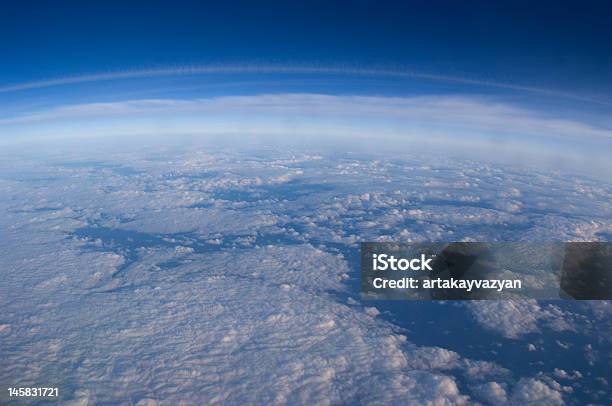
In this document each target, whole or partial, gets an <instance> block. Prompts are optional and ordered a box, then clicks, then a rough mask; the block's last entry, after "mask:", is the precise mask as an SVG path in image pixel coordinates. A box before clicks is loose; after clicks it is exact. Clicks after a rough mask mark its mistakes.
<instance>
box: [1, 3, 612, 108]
mask: <svg viewBox="0 0 612 406" xmlns="http://www.w3.org/2000/svg"><path fill="white" fill-rule="evenodd" d="M611 15H612V5H611V4H610V3H609V2H601V3H597V2H590V1H587V2H574V3H571V4H570V2H554V1H541V2H523V1H518V2H508V3H507V4H505V5H502V4H500V2H470V1H468V2H453V1H448V2H447V1H433V2H416V1H407V2H386V1H382V2H381V1H355V2H334V1H309V2H280V1H279V2H269V1H263V2H237V1H227V2H201V1H198V2H190V1H179V2H174V3H172V4H170V3H168V2H159V1H133V2H114V1H107V2H96V3H94V2H80V1H75V2H70V1H57V2H46V1H28V0H26V1H20V2H9V3H7V4H5V5H4V6H3V11H2V14H1V15H0V50H1V52H2V56H3V57H2V63H1V64H0V74H1V75H2V80H1V82H2V83H1V84H2V85H7V84H13V83H20V82H29V81H37V80H44V79H49V78H55V77H62V76H72V75H82V74H91V73H96V72H107V71H116V70H125V69H142V68H151V67H160V66H164V67H165V66H169V65H171V66H172V65H192V64H198V65H201V64H239V65H240V64H252V63H255V62H258V63H264V64H273V65H296V64H297V65H300V64H308V65H312V64H319V65H323V66H330V65H332V66H338V65H339V66H352V67H360V68H362V67H378V68H386V69H409V70H413V71H419V72H423V73H429V74H439V75H448V76H459V77H469V78H472V79H480V80H489V81H496V82H505V83H514V84H522V85H525V86H538V87H545V88H550V89H556V90H559V91H566V92H576V93H579V94H582V95H585V96H597V95H606V94H609V93H610V91H611V90H612V81H611V76H612V56H611V55H612V53H611V52H610V40H609V39H610V38H612V25H611V24H609V21H610V16H611Z"/></svg>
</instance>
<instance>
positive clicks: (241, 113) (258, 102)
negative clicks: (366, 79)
mask: <svg viewBox="0 0 612 406" xmlns="http://www.w3.org/2000/svg"><path fill="white" fill-rule="evenodd" d="M75 121H79V122H88V123H89V124H90V125H91V126H93V127H90V130H93V129H95V127H96V125H99V126H102V127H104V123H112V122H116V123H123V124H125V125H126V126H129V124H130V122H132V121H133V122H138V123H139V124H143V122H149V123H153V124H155V123H158V124H159V123H163V124H164V126H163V129H164V132H172V129H173V128H175V129H177V130H178V131H183V130H185V129H189V130H192V131H194V132H198V131H206V130H210V129H211V128H214V129H216V130H219V129H222V130H224V132H232V131H236V132H244V131H245V126H246V127H248V128H249V129H250V130H253V128H255V127H257V128H259V129H260V130H261V131H262V132H265V131H266V130H269V129H272V128H275V129H279V130H281V131H286V132H287V134H288V135H291V133H296V132H299V131H297V130H308V131H306V132H308V133H311V132H312V133H316V132H325V133H326V134H328V135H334V134H335V133H337V132H338V129H340V128H342V129H344V130H346V132H347V134H344V135H350V134H351V131H354V132H352V134H355V135H359V134H360V133H366V134H369V135H370V136H372V135H373V134H381V135H394V136H402V135H415V134H420V135H421V136H425V135H431V134H434V133H435V134H443V135H446V136H453V137H458V136H459V135H461V136H463V137H467V136H469V135H480V136H491V137H496V138H497V139H500V140H512V139H516V138H525V137H526V138H527V139H529V138H534V137H536V138H541V139H558V138H563V139H566V140H574V141H580V142H584V141H590V142H604V143H609V142H610V140H612V131H611V130H609V129H606V128H601V127H596V126H593V125H590V124H588V123H583V122H579V121H574V120H568V119H564V118H558V117H551V116H545V115H542V114H539V113H536V112H533V111H530V110H527V109H524V108H521V107H517V106H514V105H510V104H506V103H500V102H496V101H495V100H493V99H489V98H482V97H467V96H419V97H372V96H332V95H323V94H304V93H300V94H268V95H265V94H264V95H257V96H223V97H216V98H209V99H145V100H127V101H119V102H109V103H88V104H78V105H67V106H61V107H56V108H51V109H46V110H41V111H37V112H32V113H29V114H26V115H21V116H15V117H9V118H4V119H0V127H3V128H4V131H3V132H4V134H5V136H4V138H5V139H6V138H7V134H8V135H9V136H10V134H11V133H12V132H15V133H23V132H24V131H25V132H26V133H27V129H28V127H33V126H35V127H37V128H40V127H41V126H44V127H47V128H57V129H61V127H62V125H64V124H66V123H70V122H75ZM213 124H214V126H213ZM126 129H127V128H124V130H126ZM153 130H154V127H153ZM249 132H252V131H249ZM336 135H341V134H339V133H337V134H336Z"/></svg>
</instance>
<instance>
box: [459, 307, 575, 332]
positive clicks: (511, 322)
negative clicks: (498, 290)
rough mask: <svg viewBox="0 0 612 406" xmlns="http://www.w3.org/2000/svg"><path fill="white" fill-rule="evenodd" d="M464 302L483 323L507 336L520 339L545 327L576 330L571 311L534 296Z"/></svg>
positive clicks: (555, 329) (481, 323)
mask: <svg viewBox="0 0 612 406" xmlns="http://www.w3.org/2000/svg"><path fill="white" fill-rule="evenodd" d="M465 306H466V307H467V309H468V310H469V312H470V314H471V315H472V317H473V318H474V319H475V320H476V322H478V323H479V324H480V325H481V326H483V327H484V328H486V329H488V330H491V331H495V332H497V333H500V334H501V335H503V336H504V337H506V338H513V339H517V338H519V337H520V336H522V335H525V334H529V333H535V332H539V331H540V329H541V328H542V327H546V328H549V329H552V330H554V331H568V330H569V331H573V330H574V326H573V324H572V320H571V318H570V315H569V314H566V313H564V312H563V311H561V310H560V309H559V308H558V307H557V306H555V305H552V304H549V305H546V306H545V305H540V304H539V303H538V302H537V301H536V300H533V299H529V300H506V301H473V302H469V303H466V304H465Z"/></svg>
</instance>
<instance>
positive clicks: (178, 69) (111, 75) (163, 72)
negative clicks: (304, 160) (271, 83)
mask: <svg viewBox="0 0 612 406" xmlns="http://www.w3.org/2000/svg"><path fill="white" fill-rule="evenodd" d="M214 74H307V75H351V76H375V77H392V78H401V79H418V80H427V81H433V82H448V83H456V84H461V85H468V86H475V87H488V88H496V89H505V90H510V91H517V92H527V93H534V94H540V95H543V96H549V97H554V98H562V99H571V100H576V101H583V102H588V103H595V104H600V105H606V106H610V105H611V102H610V100H607V99H602V98H597V97H591V96H584V95H580V94H575V93H570V92H564V91H559V90H554V89H546V88H541V87H535V86H526V85H521V84H514V83H506V82H498V81H491V80H483V79H473V78H467V77H459V76H450V75H440V74H432V73H424V72H418V71H410V70H403V69H402V70H400V69H377V68H355V67H350V66H349V67H343V66H299V65H261V64H249V65H187V66H173V67H161V68H149V69H132V70H122V71H113V72H104V73H93V74H85V75H74V76H66V77H58V78H52V79H45V80H38V81H30V82H22V83H15V84H7V85H4V86H0V93H9V92H17V91H22V90H28V89H39V88H46V87H54V86H64V85H71V84H79V83H87V82H100V81H110V80H121V79H136V78H150V77H161V76H182V75H214Z"/></svg>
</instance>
